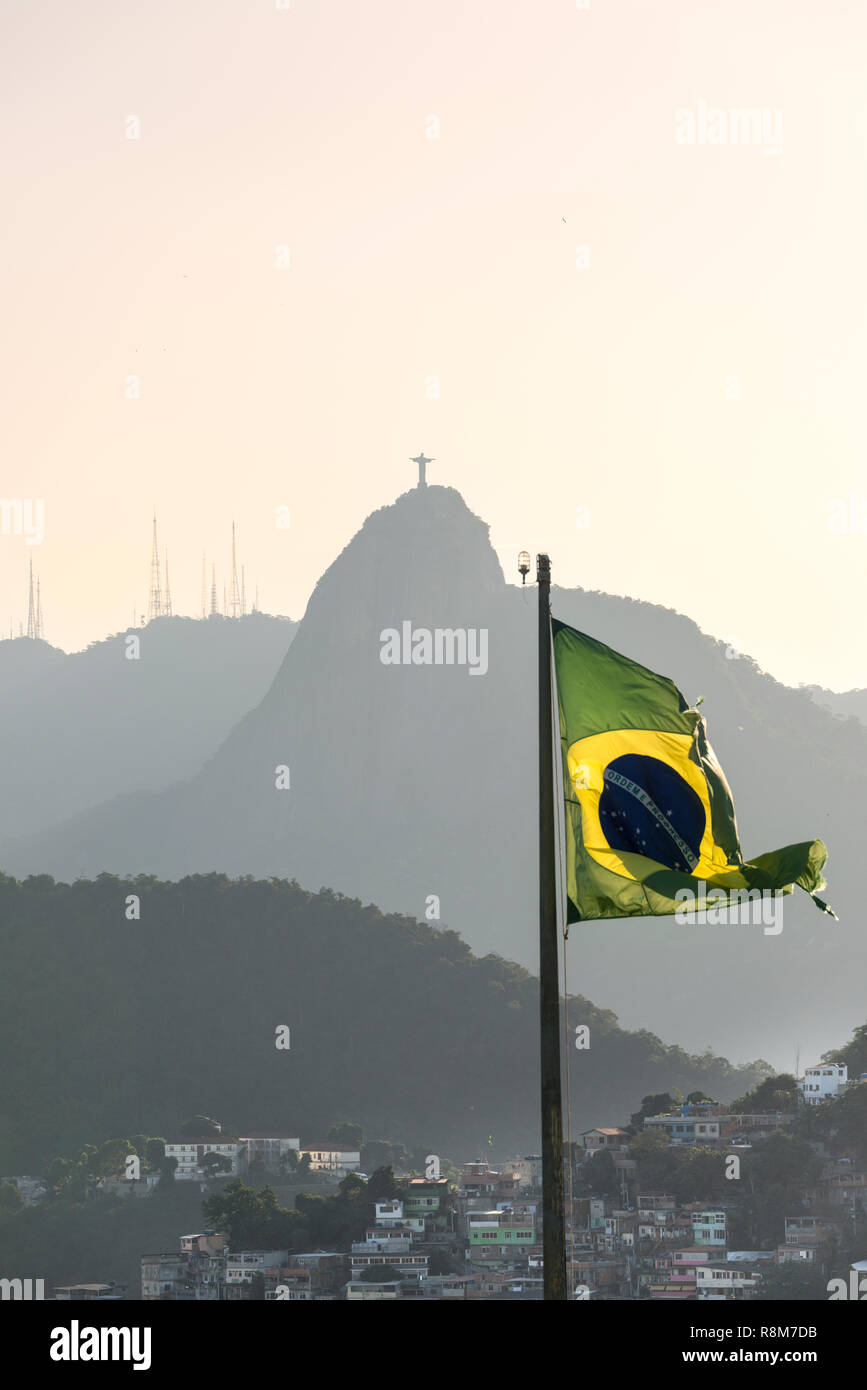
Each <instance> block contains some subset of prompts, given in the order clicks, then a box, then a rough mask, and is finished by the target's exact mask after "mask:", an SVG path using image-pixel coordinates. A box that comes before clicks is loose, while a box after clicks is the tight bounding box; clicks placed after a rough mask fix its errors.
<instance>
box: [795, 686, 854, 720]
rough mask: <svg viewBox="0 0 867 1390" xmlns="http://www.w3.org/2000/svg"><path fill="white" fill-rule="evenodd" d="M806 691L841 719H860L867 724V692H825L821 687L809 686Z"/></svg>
mask: <svg viewBox="0 0 867 1390" xmlns="http://www.w3.org/2000/svg"><path fill="white" fill-rule="evenodd" d="M805 689H806V690H807V691H808V692H809V694H810V695H811V696H812V697H813V699H814V700H815V701H816V703H817V704H819V705H824V707H825V708H826V709H829V710H831V711H832V712H833V713H834V714H836V715H839V717H840V718H841V719H859V720H860V721H861V723H862V724H867V690H842V691H838V690H823V689H822V687H821V686H820V685H808V686H806V687H805Z"/></svg>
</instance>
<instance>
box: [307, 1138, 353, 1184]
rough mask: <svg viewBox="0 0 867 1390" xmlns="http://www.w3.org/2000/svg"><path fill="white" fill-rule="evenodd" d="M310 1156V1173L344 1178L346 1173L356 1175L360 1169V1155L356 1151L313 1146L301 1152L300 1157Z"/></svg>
mask: <svg viewBox="0 0 867 1390" xmlns="http://www.w3.org/2000/svg"><path fill="white" fill-rule="evenodd" d="M304 1154H309V1155H310V1171H311V1173H331V1174H332V1176H333V1177H336V1178H345V1177H346V1174H347V1173H357V1172H358V1171H359V1170H360V1168H361V1154H360V1153H359V1151H358V1149H338V1148H335V1147H334V1146H333V1145H329V1144H313V1145H311V1146H310V1147H309V1148H304V1149H302V1150H301V1155H302V1157H303V1155H304Z"/></svg>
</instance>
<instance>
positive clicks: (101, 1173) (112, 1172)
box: [90, 1139, 134, 1178]
mask: <svg viewBox="0 0 867 1390" xmlns="http://www.w3.org/2000/svg"><path fill="white" fill-rule="evenodd" d="M133 1152H134V1150H133V1148H132V1144H131V1142H130V1140H129V1139H107V1140H106V1141H105V1143H104V1144H100V1146H99V1148H98V1149H97V1151H96V1153H95V1154H94V1155H93V1158H92V1160H91V1163H90V1171H91V1173H92V1174H93V1176H94V1177H97V1178H107V1177H117V1176H118V1175H121V1174H123V1173H124V1171H125V1167H124V1165H125V1161H126V1158H127V1155H128V1154H130V1153H133Z"/></svg>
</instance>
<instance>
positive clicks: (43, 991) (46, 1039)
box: [0, 874, 770, 1175]
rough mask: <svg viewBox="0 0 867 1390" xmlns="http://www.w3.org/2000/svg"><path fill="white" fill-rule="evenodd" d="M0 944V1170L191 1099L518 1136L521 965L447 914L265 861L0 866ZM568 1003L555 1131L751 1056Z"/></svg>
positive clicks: (23, 1166) (743, 1084)
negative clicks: (328, 883) (6, 870)
mask: <svg viewBox="0 0 867 1390" xmlns="http://www.w3.org/2000/svg"><path fill="white" fill-rule="evenodd" d="M132 895H135V897H136V898H138V899H139V900H140V909H139V910H140V915H139V916H138V917H135V916H129V917H128V916H127V912H133V911H134V908H133V907H132V906H129V907H128V906H127V902H128V899H129V898H130V897H131V896H132ZM0 945H2V960H3V971H2V981H0V1047H2V1054H3V1057H4V1068H3V1083H2V1095H0V1174H7V1175H8V1174H10V1173H26V1172H41V1171H43V1170H44V1168H45V1166H46V1164H48V1163H49V1162H50V1161H51V1160H52V1159H54V1158H56V1157H57V1156H58V1155H60V1154H69V1153H73V1152H75V1151H76V1150H77V1149H81V1147H82V1146H83V1145H84V1144H91V1143H94V1142H101V1141H102V1139H103V1138H105V1137H109V1136H116V1135H129V1134H149V1135H165V1136H166V1137H174V1132H175V1130H176V1128H177V1126H178V1125H179V1123H180V1122H181V1120H182V1119H183V1117H184V1116H187V1115H190V1114H192V1113H194V1112H197V1111H199V1112H204V1113H205V1114H211V1115H219V1116H221V1117H225V1118H226V1119H229V1120H231V1123H232V1124H234V1125H235V1126H236V1128H237V1129H238V1131H239V1132H241V1133H243V1131H244V1129H245V1128H251V1129H281V1130H284V1131H287V1132H288V1133H290V1134H295V1135H299V1136H300V1137H301V1139H302V1141H303V1142H307V1143H309V1142H311V1141H316V1140H320V1139H321V1138H322V1137H323V1136H324V1135H325V1133H326V1131H327V1130H328V1128H329V1126H331V1125H333V1124H336V1123H339V1122H341V1121H345V1120H346V1119H347V1117H352V1118H353V1119H357V1120H358V1121H360V1122H361V1123H362V1124H363V1126H364V1130H365V1133H366V1135H367V1136H368V1137H369V1139H370V1141H376V1140H381V1141H382V1142H383V1143H384V1144H386V1146H387V1147H386V1148H385V1149H384V1150H383V1151H382V1152H381V1153H380V1154H379V1155H377V1157H378V1159H379V1162H381V1163H387V1162H390V1161H392V1158H393V1157H395V1156H396V1155H395V1154H394V1153H393V1152H392V1151H391V1149H390V1147H388V1146H391V1145H394V1144H398V1145H400V1144H403V1145H406V1146H409V1148H410V1149H415V1148H417V1147H419V1146H421V1147H424V1148H426V1150H427V1152H433V1153H440V1154H441V1153H443V1152H445V1153H449V1154H451V1155H452V1156H453V1157H454V1158H455V1159H456V1160H458V1161H463V1160H465V1159H467V1158H472V1157H474V1156H475V1155H476V1154H477V1153H479V1152H483V1151H484V1152H490V1151H491V1150H492V1149H493V1150H494V1151H495V1152H496V1153H497V1154H499V1155H502V1154H507V1153H510V1152H511V1153H516V1152H527V1151H530V1150H531V1149H533V1150H534V1149H535V1148H536V1146H537V1144H538V1137H537V1136H538V1015H537V1009H538V982H537V980H536V979H535V977H534V976H532V975H531V974H529V973H528V972H527V971H526V970H524V969H523V968H522V967H520V966H517V965H514V964H512V963H510V962H509V961H506V960H503V959H502V958H501V957H499V956H497V955H488V956H485V957H483V958H477V957H475V956H474V955H473V954H472V953H471V951H470V950H469V948H468V947H467V946H466V945H465V944H464V942H463V941H462V940H461V939H460V937H459V936H458V935H457V934H456V933H455V932H452V931H449V930H447V929H435V928H434V927H431V926H429V925H427V924H423V923H419V922H416V921H414V920H412V919H410V918H407V917H400V916H394V915H392V916H384V915H383V914H382V913H381V912H380V911H379V910H378V909H377V908H376V907H373V906H362V904H361V903H360V902H359V901H357V900H355V899H349V898H344V897H342V896H341V895H339V894H335V893H333V892H331V891H329V890H322V891H320V892H319V893H308V892H306V891H304V890H302V889H301V888H299V887H298V885H297V884H296V883H294V882H287V881H284V880H276V879H273V880H268V881H261V880H253V879H241V880H230V879H228V878H226V877H225V876H223V875H219V874H210V875H204V876H195V877H191V878H186V879H183V880H182V881H181V882H179V883H164V882H160V881H158V880H157V879H155V878H147V877H140V878H137V879H134V880H122V879H119V878H116V877H113V876H110V875H108V874H103V875H100V877H99V878H97V879H96V880H93V881H90V880H83V879H81V880H77V881H76V882H75V883H72V884H62V883H55V882H54V880H53V879H52V878H50V877H49V876H47V875H40V876H38V877H32V878H29V879H26V880H25V881H24V882H21V883H18V882H16V881H15V880H14V879H11V878H7V877H4V876H0ZM579 1022H580V1023H582V1024H586V1025H587V1026H589V1028H590V1043H591V1045H590V1049H589V1050H587V1051H582V1052H573V1053H572V1066H571V1079H572V1130H573V1133H576V1132H580V1130H582V1129H585V1128H589V1127H590V1126H592V1125H596V1124H613V1123H616V1117H617V1116H618V1114H622V1113H629V1111H631V1110H632V1109H634V1107H635V1105H636V1103H637V1101H638V1098H639V1097H640V1096H641V1095H643V1094H645V1093H646V1092H652V1091H659V1090H661V1089H662V1088H663V1087H666V1088H671V1087H673V1086H679V1087H680V1088H681V1089H682V1090H683V1091H684V1092H689V1091H692V1090H694V1089H695V1088H696V1087H702V1088H703V1089H705V1090H706V1091H708V1092H710V1093H712V1094H714V1095H717V1096H719V1097H721V1098H726V1097H731V1096H733V1095H735V1094H738V1093H743V1092H744V1091H745V1090H746V1089H748V1088H749V1087H753V1086H755V1085H758V1084H759V1083H760V1082H761V1081H762V1079H763V1078H764V1077H765V1076H766V1075H767V1074H768V1073H769V1072H770V1068H769V1067H768V1066H767V1064H766V1063H757V1064H755V1065H754V1066H752V1067H749V1068H742V1069H737V1068H735V1067H733V1066H732V1065H731V1064H730V1063H728V1062H727V1061H726V1060H725V1059H720V1058H717V1057H714V1056H713V1055H712V1054H710V1053H709V1052H708V1053H706V1054H704V1055H702V1056H700V1057H696V1056H690V1055H689V1054H688V1053H686V1052H684V1051H682V1050H681V1049H680V1048H677V1047H671V1046H667V1045H666V1044H664V1043H663V1042H661V1041H660V1040H659V1038H657V1037H655V1036H654V1035H653V1034H652V1033H648V1032H632V1033H630V1032H626V1031H624V1030H623V1029H621V1028H620V1027H619V1026H618V1023H617V1019H616V1017H615V1016H614V1015H613V1014H612V1013H610V1012H609V1011H606V1010H600V1009H597V1008H595V1007H594V1006H593V1005H592V1004H590V1003H589V1002H588V1001H586V1000H583V999H580V998H572V999H571V1000H570V1004H569V1024H570V1027H571V1026H572V1025H574V1024H577V1023H579ZM281 1027H287V1028H288V1029H289V1030H290V1031H289V1042H290V1046H289V1047H288V1048H280V1047H278V1046H276V1045H275V1037H276V1034H277V1030H278V1029H280V1028H281Z"/></svg>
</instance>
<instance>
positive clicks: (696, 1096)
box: [686, 1091, 714, 1105]
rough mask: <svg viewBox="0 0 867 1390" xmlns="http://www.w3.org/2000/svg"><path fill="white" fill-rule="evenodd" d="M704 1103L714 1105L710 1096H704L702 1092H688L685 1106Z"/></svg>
mask: <svg viewBox="0 0 867 1390" xmlns="http://www.w3.org/2000/svg"><path fill="white" fill-rule="evenodd" d="M706 1101H709V1102H710V1103H711V1105H712V1104H713V1103H714V1102H713V1099H712V1098H711V1096H707V1095H705V1093H704V1091H690V1093H689V1095H688V1096H687V1098H686V1103H687V1105H703V1104H704V1103H705V1102H706Z"/></svg>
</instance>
